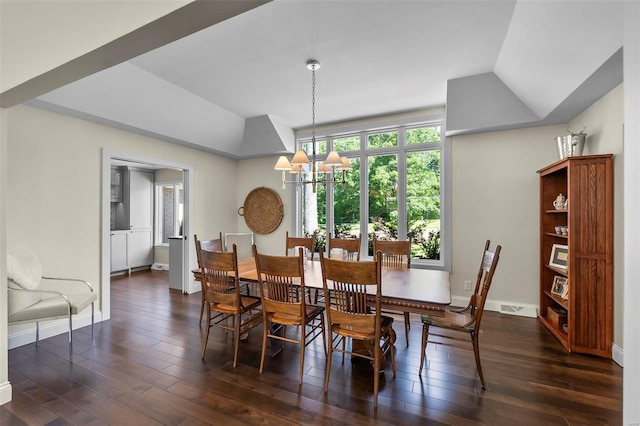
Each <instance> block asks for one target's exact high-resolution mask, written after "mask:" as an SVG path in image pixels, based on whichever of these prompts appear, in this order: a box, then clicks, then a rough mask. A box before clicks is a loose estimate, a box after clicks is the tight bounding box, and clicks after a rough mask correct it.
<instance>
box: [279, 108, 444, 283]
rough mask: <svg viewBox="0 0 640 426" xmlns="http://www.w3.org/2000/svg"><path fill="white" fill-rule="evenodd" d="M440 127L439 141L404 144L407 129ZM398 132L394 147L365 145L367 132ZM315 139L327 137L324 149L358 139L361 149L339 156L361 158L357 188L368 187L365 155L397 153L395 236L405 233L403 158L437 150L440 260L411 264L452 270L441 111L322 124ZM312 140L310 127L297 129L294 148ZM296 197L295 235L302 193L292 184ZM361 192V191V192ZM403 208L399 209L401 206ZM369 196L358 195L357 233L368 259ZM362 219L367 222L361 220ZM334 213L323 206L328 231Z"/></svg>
mask: <svg viewBox="0 0 640 426" xmlns="http://www.w3.org/2000/svg"><path fill="white" fill-rule="evenodd" d="M428 126H440V141H439V142H423V143H416V144H407V142H406V131H407V130H409V129H414V128H420V127H428ZM391 131H398V141H397V142H398V143H397V146H393V147H383V148H368V135H370V134H379V133H384V132H391ZM315 135H316V140H320V139H323V140H326V142H327V148H326V149H327V152H330V151H331V150H332V149H333V140H334V139H343V138H347V137H352V136H358V137H359V138H360V148H359V149H358V150H353V151H339V154H340V155H344V156H347V157H349V158H355V157H358V158H360V187H361V188H368V167H367V166H366V165H367V164H368V158H369V157H370V156H373V155H396V157H397V162H398V200H402V202H400V201H399V202H398V206H399V209H398V235H400V236H403V237H404V238H406V235H407V209H406V205H407V203H406V197H407V187H406V182H407V175H406V173H407V169H406V157H407V154H408V153H411V152H418V151H428V150H439V151H440V259H439V260H431V259H415V260H414V259H412V262H411V265H412V267H418V268H429V269H439V270H448V271H451V175H450V169H451V167H450V163H451V155H450V153H451V147H450V145H451V138H450V137H447V136H446V127H445V119H444V114H440V113H437V114H425V115H421V116H419V117H416V116H415V115H413V116H410V117H402V115H400V116H384V117H379V118H377V119H370V120H367V121H366V123H362V122H346V123H338V124H335V125H330V126H323V127H320V128H319V129H316V131H315ZM310 139H311V130H310V129H303V130H298V131H296V147H300V146H302V144H304V143H308V142H309V141H310ZM325 157H326V155H324V154H322V155H318V154H317V155H316V160H317V161H323V160H324V158H325ZM292 191H294V196H293V199H294V200H295V211H296V215H295V228H296V231H297V232H298V234H301V232H302V229H303V228H302V214H301V213H300V212H302V207H303V206H302V196H301V194H300V192H299V188H298V186H297V185H293V186H292ZM363 192H364V191H363ZM326 194H327V200H326V203H327V204H326V205H327V206H333V205H334V194H333V191H326ZM401 205H402V206H403V208H400V206H401ZM368 210H369V207H368V196H361V197H360V219H361V220H360V232H361V233H362V235H363V238H362V240H363V248H362V249H363V250H362V254H363V255H361V258H364V259H367V258H371V257H370V256H368V252H367V250H365V249H366V247H367V239H368V237H367V229H368V228H367V227H368V217H369V212H368ZM362 218H366V219H367V221H366V222H364V223H363V221H362ZM333 226H334V214H333V208H327V209H326V227H327V230H329V229H333Z"/></svg>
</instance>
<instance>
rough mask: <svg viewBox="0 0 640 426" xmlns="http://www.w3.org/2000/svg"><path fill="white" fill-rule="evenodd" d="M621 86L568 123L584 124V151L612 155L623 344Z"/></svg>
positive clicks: (618, 330) (617, 305) (616, 336)
mask: <svg viewBox="0 0 640 426" xmlns="http://www.w3.org/2000/svg"><path fill="white" fill-rule="evenodd" d="M623 94H624V88H623V85H622V84H621V85H619V86H618V87H616V88H615V89H613V90H612V91H611V92H609V93H608V94H607V95H606V96H604V97H603V98H602V99H600V100H599V101H598V102H596V103H594V104H593V105H592V106H591V107H589V109H587V110H586V111H584V112H583V113H582V114H580V115H579V116H577V117H576V118H574V119H573V120H571V121H570V122H569V128H570V129H571V131H572V132H578V131H580V129H582V128H583V127H586V130H585V132H586V133H587V134H588V136H587V140H586V143H585V148H584V154H585V155H586V154H613V155H614V156H613V185H614V190H613V202H614V206H613V214H614V220H613V224H614V227H613V232H614V235H613V237H614V241H613V242H614V247H613V254H614V262H613V318H614V323H613V341H614V343H615V344H616V345H617V346H618V347H620V348H621V347H623V346H624V345H623V343H624V342H623V330H624V150H623V142H622V141H623V134H622V133H623V119H624V96H623Z"/></svg>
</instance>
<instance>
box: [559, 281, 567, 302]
mask: <svg viewBox="0 0 640 426" xmlns="http://www.w3.org/2000/svg"><path fill="white" fill-rule="evenodd" d="M566 280H567V279H566V278H565V281H566ZM560 297H561V298H563V299H564V300H569V282H567V283H566V284H565V285H564V290H563V291H562V294H561V295H560Z"/></svg>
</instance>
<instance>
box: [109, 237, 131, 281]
mask: <svg viewBox="0 0 640 426" xmlns="http://www.w3.org/2000/svg"><path fill="white" fill-rule="evenodd" d="M128 240H129V231H112V232H111V272H118V271H124V270H128V269H129V243H128Z"/></svg>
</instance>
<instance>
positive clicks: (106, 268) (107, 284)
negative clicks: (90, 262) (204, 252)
mask: <svg viewBox="0 0 640 426" xmlns="http://www.w3.org/2000/svg"><path fill="white" fill-rule="evenodd" d="M112 160H123V161H131V162H134V163H143V164H150V165H154V166H160V167H166V168H173V169H182V171H183V179H184V182H183V185H184V209H185V212H184V225H183V228H182V231H183V232H182V233H183V235H185V237H186V240H187V241H189V238H188V237H187V236H188V235H191V234H192V232H191V226H192V225H191V224H192V223H193V196H192V188H193V166H192V165H189V164H181V163H176V162H174V161H169V160H163V159H158V158H151V157H149V156H146V155H138V154H132V153H129V152H123V151H116V150H112V149H109V148H103V149H102V194H101V195H102V198H101V206H102V209H101V210H102V217H101V220H100V236H101V238H100V240H101V253H102V255H101V273H100V277H101V279H100V280H101V282H100V305H101V312H102V320H103V321H106V320H108V319H110V318H111V238H110V231H111V161H112ZM193 251H194V248H193V244H189V243H185V250H184V258H183V259H182V264H183V268H182V271H183V275H184V276H183V279H182V282H183V289H182V291H183V292H190V291H191V288H190V287H191V286H189V285H188V283H189V282H190V281H189V272H190V271H191V268H190V265H189V263H190V259H193V258H194V257H195V253H193ZM167 291H169V287H168V286H167Z"/></svg>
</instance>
